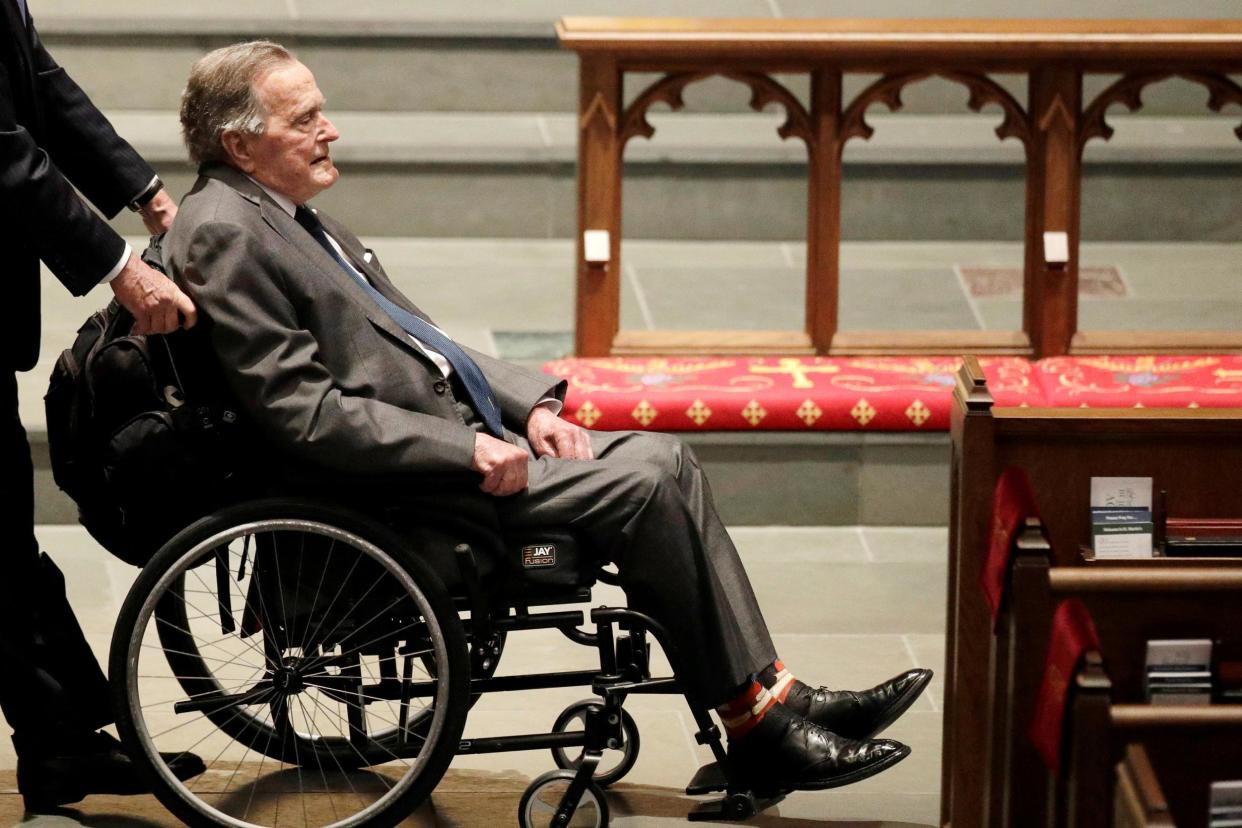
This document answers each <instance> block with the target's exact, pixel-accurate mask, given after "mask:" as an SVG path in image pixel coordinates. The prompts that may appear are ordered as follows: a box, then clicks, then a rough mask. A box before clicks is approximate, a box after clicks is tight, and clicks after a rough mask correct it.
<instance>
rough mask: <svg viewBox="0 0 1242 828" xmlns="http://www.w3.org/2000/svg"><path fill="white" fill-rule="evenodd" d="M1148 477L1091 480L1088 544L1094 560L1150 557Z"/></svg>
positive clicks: (1149, 487) (1151, 530)
mask: <svg viewBox="0 0 1242 828" xmlns="http://www.w3.org/2000/svg"><path fill="white" fill-rule="evenodd" d="M1151 490H1152V481H1151V478H1150V477H1093V478H1091V545H1092V549H1093V550H1094V551H1095V557H1097V558H1150V557H1151V556H1152V549H1153V548H1154V545H1153V543H1152V538H1153V536H1154V532H1153V529H1154V526H1155V522H1154V521H1153V520H1152V497H1151Z"/></svg>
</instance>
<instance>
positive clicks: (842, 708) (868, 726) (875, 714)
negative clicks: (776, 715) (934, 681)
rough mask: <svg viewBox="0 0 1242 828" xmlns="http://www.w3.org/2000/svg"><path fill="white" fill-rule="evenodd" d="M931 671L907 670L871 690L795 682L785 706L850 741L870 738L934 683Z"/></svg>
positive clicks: (904, 710)
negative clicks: (837, 688)
mask: <svg viewBox="0 0 1242 828" xmlns="http://www.w3.org/2000/svg"><path fill="white" fill-rule="evenodd" d="M931 678H932V671H931V670H927V669H922V668H920V669H918V670H907V671H906V672H904V673H902V674H901V675H899V676H894V677H893V678H891V679H889V680H888V681H886V682H884V683H883V684H879V685H877V686H875V687H872V688H871V689H870V690H859V691H855V690H829V689H827V688H826V687H820V688H818V689H815V690H813V689H811V688H810V687H807V686H806V685H805V684H802V683H801V682H798V683H795V684H794V685H793V686H792V687H791V688H790V689H789V694H788V695H786V696H785V701H784V704H785V706H786V707H788V708H789V709H790V710H791V711H793V712H794V713H797V714H798V715H799V716H801V717H802V718H804V719H806V720H807V721H808V722H812V723H814V724H817V725H819V726H820V727H824V728H827V729H828V730H831V731H832V732H833V733H835V734H837V735H838V736H844V737H845V738H847V739H870V738H872V737H873V736H875V735H876V734H878V733H880V732H881V731H883V730H884V728H886V727H888V726H889V725H891V724H892V723H893V722H895V721H897V718H898V717H899V716H900V715H901V714H902V713H905V712H906V710H907V709H909V707H910V705H912V704H914V702H915V700H916V699H918V697H919V695H920V694H921V693H922V692H923V690H924V689H925V688H926V687H927V683H928V682H929V681H931Z"/></svg>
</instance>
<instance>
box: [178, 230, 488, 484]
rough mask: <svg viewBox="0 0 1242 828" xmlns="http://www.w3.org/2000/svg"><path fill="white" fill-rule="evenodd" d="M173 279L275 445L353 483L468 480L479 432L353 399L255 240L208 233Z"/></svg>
mask: <svg viewBox="0 0 1242 828" xmlns="http://www.w3.org/2000/svg"><path fill="white" fill-rule="evenodd" d="M174 232H175V230H174ZM174 272H175V275H176V278H177V281H178V282H179V283H180V285H181V287H182V288H184V289H185V290H186V291H187V292H188V293H189V294H190V297H191V298H192V299H193V300H194V302H195V304H197V305H198V307H199V309H200V310H201V311H202V312H203V313H204V314H205V315H206V317H207V318H209V319H210V320H211V321H210V324H211V340H212V345H213V347H214V349H215V351H216V354H217V355H218V356H219V358H220V362H221V364H222V365H223V366H224V367H225V375H226V377H227V378H228V381H229V383H230V385H231V386H232V388H233V391H234V392H235V393H236V394H237V397H238V399H240V400H241V402H242V405H243V406H244V407H245V408H246V411H247V413H248V414H249V415H250V416H251V417H252V418H253V420H254V421H255V422H256V423H257V424H258V425H259V426H260V427H261V428H262V429H263V430H264V431H265V432H266V433H267V434H268V435H269V436H271V438H272V439H273V440H274V442H275V443H276V445H278V446H280V447H281V448H283V449H284V450H285V451H287V452H289V453H291V454H293V455H295V456H297V457H300V458H301V459H304V460H308V461H311V462H313V463H315V464H318V465H321V466H326V467H328V468H331V469H336V470H339V471H344V472H350V473H354V474H357V473H359V472H360V471H361V472H364V473H366V474H409V473H419V472H469V470H470V463H471V460H472V458H473V454H474V432H473V431H471V430H470V429H468V428H466V427H465V426H464V425H461V424H460V423H454V422H451V421H449V420H447V419H443V418H440V417H435V416H432V415H430V414H423V413H420V412H415V411H409V410H406V409H402V408H398V407H396V406H394V405H391V404H389V403H386V402H382V401H380V400H376V399H374V398H372V397H367V396H360V395H357V394H349V393H346V392H345V391H344V390H343V389H342V388H341V387H340V386H339V385H337V384H336V383H335V382H334V381H333V378H332V375H331V373H330V371H329V370H328V368H327V367H326V366H325V365H324V364H323V361H322V359H321V357H320V352H319V343H318V342H317V341H316V339H315V337H314V335H313V334H312V333H311V332H310V331H308V330H306V328H305V327H304V326H303V325H302V324H301V323H300V322H299V319H298V314H297V309H296V307H295V306H294V302H293V300H292V299H291V298H290V295H289V292H288V290H287V289H286V287H285V279H284V274H283V272H282V270H281V268H280V266H279V265H278V263H277V262H276V260H275V258H274V257H273V255H272V253H271V252H269V250H268V249H267V247H265V245H264V244H263V242H262V241H261V240H260V239H258V238H256V237H255V236H254V235H253V234H251V233H249V232H247V231H246V230H245V229H244V228H242V227H241V226H239V225H236V224H231V223H227V222H210V223H205V224H202V225H200V226H199V227H197V228H196V229H195V230H194V234H193V236H192V238H191V239H190V240H189V252H188V254H187V257H186V261H185V263H184V265H179V266H178V265H175V266H174ZM347 335H348V334H347V333H346V332H342V336H347Z"/></svg>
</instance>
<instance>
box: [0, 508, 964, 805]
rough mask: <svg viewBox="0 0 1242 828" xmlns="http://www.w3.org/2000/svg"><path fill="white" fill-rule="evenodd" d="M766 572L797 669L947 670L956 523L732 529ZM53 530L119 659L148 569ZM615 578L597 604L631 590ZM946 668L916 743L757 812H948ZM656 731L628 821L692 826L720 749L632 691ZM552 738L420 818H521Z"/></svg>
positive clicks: (142, 801) (754, 570)
mask: <svg viewBox="0 0 1242 828" xmlns="http://www.w3.org/2000/svg"><path fill="white" fill-rule="evenodd" d="M731 532H732V534H733V537H734V539H735V540H736V542H737V544H738V547H739V549H740V550H741V553H742V556H743V559H744V560H745V562H746V565H747V567H748V569H749V571H750V574H751V577H752V579H753V582H754V584H755V588H756V592H757V593H758V595H759V599H760V602H761V604H762V605H763V606H764V607H765V608H766V611H767V617H768V621H769V624H770V626H771V629H772V632H773V636H774V638H775V640H776V643H777V646H778V650H779V651H780V653H781V655H782V657H783V658H784V660H785V661H786V662H787V663H788V665H789V666H790V668H791V669H792V670H793V671H794V672H795V673H797V674H799V675H803V676H806V677H808V678H811V679H813V680H814V681H816V682H825V683H828V684H830V685H832V686H837V687H842V686H848V687H863V686H870V685H871V684H874V683H875V682H877V681H879V680H881V679H883V678H886V677H888V676H890V675H893V674H895V673H897V672H900V671H902V670H905V669H908V668H910V667H912V666H928V667H932V668H934V669H936V670H938V671H939V670H940V669H941V667H942V662H943V660H944V589H943V586H942V585H943V584H944V580H945V566H946V548H947V537H946V531H945V530H944V529H940V528H882V527H862V528H860V527H799V528H791V527H745V528H735V529H732V530H731ZM39 535H40V540H41V542H42V544H43V546H44V548H45V549H47V550H48V551H49V552H50V553H51V554H52V555H53V556H54V557H55V559H56V560H57V561H58V563H59V564H60V566H61V568H62V569H63V570H64V571H65V572H66V574H67V576H68V582H69V591H70V598H71V601H72V602H73V604H74V606H75V607H76V608H77V610H78V613H79V616H80V618H81V621H82V624H83V627H84V629H85V630H86V633H87V637H88V639H89V640H90V642H91V645H92V646H93V647H94V648H95V650H96V652H97V653H98V654H99V655H100V656H101V657H103V656H104V655H105V653H106V651H107V648H108V646H109V642H110V635H111V630H112V624H113V621H114V619H115V617H116V614H117V611H118V608H119V605H120V602H121V600H122V599H123V597H124V595H125V593H126V592H127V591H128V589H129V586H130V584H131V583H132V580H133V577H134V574H135V570H134V569H132V568H131V567H129V566H127V565H125V564H123V563H120V562H119V561H115V560H113V559H111V558H109V557H108V556H107V555H106V553H104V552H102V551H101V550H99V549H98V547H96V546H95V544H94V542H93V541H92V540H91V539H90V538H89V537H88V536H87V535H86V533H85V532H84V531H82V530H81V529H78V528H76V527H67V526H55V527H42V528H41V529H40V532H39ZM616 597H617V596H616V593H610V592H608V590H607V589H605V588H601V590H600V591H597V593H596V595H595V602H596V603H599V602H602V601H608V600H616ZM515 636H517V638H515V639H512V641H513V644H512V645H511V648H510V650H509V651H508V652H507V653H506V656H505V659H504V660H503V662H502V668H501V670H502V672H507V671H530V670H549V669H584V668H587V667H590V666H592V665H591V655H592V654H591V652H589V651H587V650H585V649H582V648H576V647H575V646H574V645H572V644H569V643H568V642H566V641H565V640H564V639H563V638H561V637H560V635H559V634H558V633H550V634H547V635H545V634H544V633H542V632H527V633H517V634H515ZM582 696H583V693H582V691H581V690H580V689H576V690H575V689H568V690H549V691H538V692H528V693H511V694H495V695H492V696H489V697H486V698H484V699H483V700H482V701H481V702H480V703H479V705H478V706H477V707H476V708H475V710H474V711H472V713H471V717H470V720H469V722H468V724H467V735H475V736H482V735H500V734H502V733H520V732H533V731H536V730H539V729H541V728H547V727H549V726H550V725H551V720H552V719H553V718H554V717H555V715H556V713H557V712H559V711H560V710H561V709H562V708H563V707H564V706H565V705H567V704H568V703H571V702H573V701H576V700H578V699H579V698H581V697H582ZM942 699H943V696H942V690H941V686H940V683H939V679H937V680H936V681H934V682H933V683H932V685H931V687H930V688H929V690H928V692H927V693H926V694H925V695H924V697H923V698H921V699H920V700H919V701H918V702H917V703H916V704H915V705H914V707H913V708H912V709H911V710H910V711H909V712H908V713H907V714H906V715H905V717H903V718H902V719H901V720H900V721H899V722H897V723H896V724H895V725H893V727H892V728H891V730H890V731H888V733H887V735H890V736H892V737H893V738H896V739H900V740H902V741H905V742H907V743H908V744H910V745H911V747H912V748H913V753H912V755H911V756H910V757H909V758H908V759H907V760H905V761H904V762H903V763H901V764H900V765H898V766H897V767H895V768H893V769H892V770H890V771H888V772H886V773H884V774H881V775H880V776H877V777H874V778H872V779H869V780H866V781H864V782H861V783H859V784H856V785H853V786H850V787H847V788H844V789H841V790H836V791H827V792H822V793H801V794H794V795H792V796H790V797H789V798H788V799H786V800H785V801H784V802H783V803H781V804H780V805H779V806H778V808H777V809H774V810H772V811H769V812H767V813H766V814H764V815H763V816H762V817H760V818H758V819H756V820H754V821H753V823H752V824H756V825H768V826H808V828H809V826H821V825H822V826H863V825H865V826H874V827H875V828H878V827H879V826H904V825H931V824H934V823H935V821H936V818H937V813H938V807H939V805H938V802H939V795H938V791H939V776H940V721H941V712H940V711H941V702H942ZM627 709H629V710H630V711H631V712H632V714H633V715H634V717H635V719H636V720H637V723H638V726H639V728H640V732H641V734H642V750H641V753H640V756H639V760H638V763H637V765H636V766H635V768H634V770H633V771H632V772H631V773H630V775H629V776H628V777H627V778H626V780H625V781H624V782H622V783H620V784H619V785H618V786H616V788H615V793H613V794H611V795H610V802H611V805H612V807H613V814H614V823H613V824H615V825H620V826H651V825H662V824H670V825H671V824H676V823H680V821H681V820H682V819H683V818H684V815H685V813H686V812H688V810H689V809H690V807H692V805H693V801H692V800H690V799H689V798H687V797H685V795H684V793H683V792H682V788H683V786H684V785H685V783H686V782H688V781H689V779H690V777H691V776H692V775H693V773H694V771H695V769H696V768H697V767H698V766H699V765H700V764H701V763H703V762H704V761H707V758H708V753H707V751H706V750H705V749H704V748H701V747H699V746H697V745H696V744H695V742H694V739H693V737H692V732H693V731H692V728H691V724H692V720H691V717H690V716H689V713H688V710H687V709H686V706H685V704H684V703H683V702H681V701H679V700H678V699H677V698H674V697H671V696H669V697H647V698H642V697H637V698H634V699H632V700H631V701H630V702H629V703H628V704H627ZM13 767H14V756H13V754H12V752H11V749H10V746H9V744H8V741H7V740H0V826H8V825H14V824H17V823H18V822H20V821H21V820H22V813H21V802H20V798H19V797H18V796H17V795H16V791H15V787H14V777H13V775H12V773H11V769H12V768H13ZM552 767H553V766H552V763H551V760H550V758H549V757H548V755H547V753H546V752H544V751H538V752H528V753H509V754H493V755H490V756H478V757H464V758H461V759H459V760H457V761H456V762H454V764H453V767H452V770H451V771H450V774H449V776H448V777H447V778H446V779H445V781H444V782H443V783H442V785H441V786H440V788H439V789H438V790H437V792H436V794H435V796H434V797H433V801H432V803H431V805H430V806H428V807H426V808H424V809H422V810H420V812H419V813H418V814H416V815H415V816H414V817H412V818H411V821H410V823H409V824H412V825H413V824H417V825H451V826H461V827H462V828H473V826H489V825H499V824H512V820H513V815H514V813H515V810H516V807H517V802H518V799H519V798H520V796H521V793H522V790H523V789H524V788H525V786H526V784H527V783H528V782H529V780H531V779H533V778H534V777H535V776H537V775H539V774H541V773H543V772H545V771H547V770H550V769H552ZM22 824H23V825H27V826H49V828H50V826H60V825H78V824H81V825H93V826H108V828H112V827H113V826H154V825H175V824H176V822H175V821H174V820H171V819H170V817H169V816H168V815H167V814H166V813H164V812H162V810H161V809H160V807H159V805H158V803H155V802H154V801H153V800H151V799H150V798H137V799H133V800H128V799H121V798H106V797H97V798H90V799H87V800H86V801H84V802H83V803H82V804H81V806H79V807H78V808H75V809H71V810H66V811H64V812H62V813H61V814H59V815H57V816H55V817H39V818H30V819H27V821H25V822H23V823H22Z"/></svg>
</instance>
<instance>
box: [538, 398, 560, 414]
mask: <svg viewBox="0 0 1242 828" xmlns="http://www.w3.org/2000/svg"><path fill="white" fill-rule="evenodd" d="M564 407H565V405H564V403H562V402H561V401H560V400H558V399H556V398H555V397H544V398H543V399H542V400H540V401H539V402H537V403H535V408H546V409H548V410H549V411H551V412H552V413H553V414H555V415H557V416H558V417H559V416H560V414H561V409H562V408H564Z"/></svg>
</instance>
